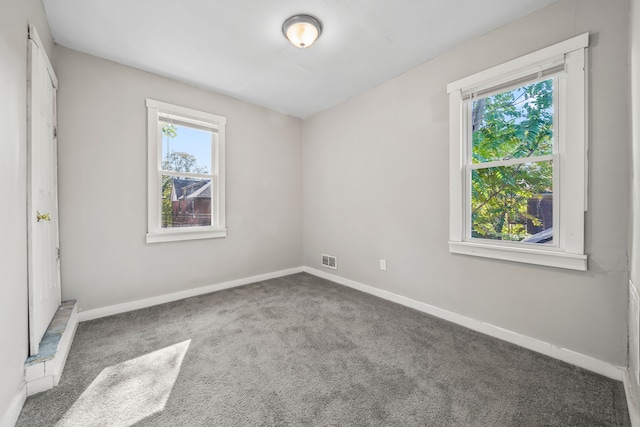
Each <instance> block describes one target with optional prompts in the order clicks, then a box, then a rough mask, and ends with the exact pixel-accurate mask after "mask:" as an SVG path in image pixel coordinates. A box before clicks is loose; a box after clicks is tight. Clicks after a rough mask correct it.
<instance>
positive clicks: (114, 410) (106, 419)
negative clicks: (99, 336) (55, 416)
mask: <svg viewBox="0 0 640 427" xmlns="http://www.w3.org/2000/svg"><path fill="white" fill-rule="evenodd" d="M190 343H191V340H187V341H183V342H181V343H178V344H175V345H172V346H170V347H165V348H163V349H161V350H158V351H154V352H153V353H149V354H145V355H144V356H140V357H137V358H135V359H131V360H127V361H126V362H123V363H120V364H117V365H114V366H110V367H108V368H105V369H104V370H103V371H102V372H101V373H100V375H98V376H97V377H96V379H95V380H94V381H93V382H92V383H91V385H89V387H87V389H86V390H85V391H84V393H82V395H81V396H80V397H79V398H78V400H76V401H75V403H74V404H73V406H72V407H71V409H69V411H67V413H66V414H65V415H64V416H63V417H62V419H61V420H60V421H59V422H58V423H57V424H56V426H57V427H67V426H68V427H71V426H89V425H100V426H114V427H115V426H131V425H133V424H135V423H137V422H138V421H140V420H142V419H144V418H146V417H148V416H150V415H153V414H155V413H157V412H160V411H162V410H163V409H164V407H165V405H166V403H167V400H168V399H169V395H170V394H171V390H172V389H173V385H174V384H175V382H176V379H177V378H178V374H179V373H180V367H181V366H182V360H183V359H184V355H185V354H186V353H187V349H188V348H189V344H190Z"/></svg>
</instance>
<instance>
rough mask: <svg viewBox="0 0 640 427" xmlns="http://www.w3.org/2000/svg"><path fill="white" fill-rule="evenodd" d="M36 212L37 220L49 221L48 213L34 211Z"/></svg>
mask: <svg viewBox="0 0 640 427" xmlns="http://www.w3.org/2000/svg"><path fill="white" fill-rule="evenodd" d="M36 213H37V216H36V218H37V219H38V222H40V221H51V215H49V214H48V213H46V214H41V213H40V212H38V211H36Z"/></svg>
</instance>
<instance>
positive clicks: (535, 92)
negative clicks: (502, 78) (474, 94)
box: [471, 79, 554, 163]
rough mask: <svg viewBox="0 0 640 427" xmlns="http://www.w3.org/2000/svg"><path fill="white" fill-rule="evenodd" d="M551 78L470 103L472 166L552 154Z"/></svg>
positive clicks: (552, 88)
mask: <svg viewBox="0 0 640 427" xmlns="http://www.w3.org/2000/svg"><path fill="white" fill-rule="evenodd" d="M553 90H554V87H553V79H549V80H544V81H541V82H537V83H532V84H528V85H525V86H522V87H519V88H517V89H514V90H510V91H507V92H503V93H499V94H497V95H493V96H489V97H487V98H481V99H476V100H474V101H472V102H471V132H472V138H473V141H472V152H473V163H484V162H491V161H496V160H508V159H513V158H523V157H530V156H543V155H547V154H553Z"/></svg>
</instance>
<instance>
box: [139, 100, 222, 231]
mask: <svg viewBox="0 0 640 427" xmlns="http://www.w3.org/2000/svg"><path fill="white" fill-rule="evenodd" d="M146 106H147V156H148V165H147V172H148V179H147V182H148V186H147V213H148V218H147V235H146V241H147V243H158V242H173V241H180V240H194V239H210V238H218V237H226V236H227V228H226V222H225V165H224V164H225V161H224V158H225V126H226V123H227V119H226V118H225V117H222V116H218V115H215V114H211V113H206V112H204V111H198V110H194V109H191V108H187V107H181V106H178V105H173V104H169V103H166V102H160V101H156V100H154V99H147V100H146ZM160 117H169V118H175V119H176V120H178V121H180V122H183V123H187V124H192V125H196V126H198V127H205V128H207V129H210V130H211V132H212V133H213V135H214V136H215V138H214V143H213V144H212V147H211V157H212V158H211V169H212V170H211V173H208V174H206V175H208V176H212V180H211V185H212V187H213V188H212V191H211V195H212V199H211V225H210V226H194V227H170V228H162V226H161V218H162V194H161V192H160V188H161V186H162V132H161V130H160V120H159V119H160ZM184 174H186V175H189V176H191V175H193V176H194V177H196V175H198V174H187V173H184ZM208 176H207V177H206V178H209V177H208ZM197 177H199V176H197Z"/></svg>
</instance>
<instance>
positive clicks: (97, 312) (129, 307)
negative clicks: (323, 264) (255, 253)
mask: <svg viewBox="0 0 640 427" xmlns="http://www.w3.org/2000/svg"><path fill="white" fill-rule="evenodd" d="M302 271H303V268H302V267H296V268H290V269H287V270H280V271H275V272H273V273H266V274H260V275H257V276H251V277H245V278H242V279H236V280H231V281H228V282H222V283H216V284H213V285H207V286H202V287H199V288H194V289H187V290H184V291H180V292H173V293H171V294H165V295H158V296H155V297H150V298H144V299H140V300H136V301H130V302H125V303H122V304H115V305H110V306H107V307H100V308H95V309H92V310H86V311H81V312H80V313H79V314H78V320H79V321H80V322H85V321H87V320H93V319H98V318H100V317H106V316H111V315H114V314H120V313H125V312H127V311H133V310H139V309H141V308H147V307H152V306H154V305H159V304H164V303H167V302H172V301H178V300H181V299H184V298H189V297H195V296H198V295H204V294H208V293H211V292H216V291H221V290H223V289H229V288H235V287H238V286H243V285H248V284H249V283H255V282H260V281H263V280H269V279H275V278H277V277H282V276H288V275H290V274H296V273H302Z"/></svg>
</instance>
